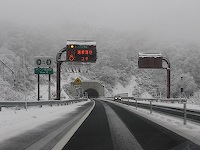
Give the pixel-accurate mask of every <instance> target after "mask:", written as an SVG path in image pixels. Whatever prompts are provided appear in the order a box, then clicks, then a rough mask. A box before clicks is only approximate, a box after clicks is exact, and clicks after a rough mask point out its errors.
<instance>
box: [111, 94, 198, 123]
mask: <svg viewBox="0 0 200 150" xmlns="http://www.w3.org/2000/svg"><path fill="white" fill-rule="evenodd" d="M110 98H112V100H114V97H109V99H110ZM121 98H122V101H118V102H120V103H124V104H127V105H133V106H135V107H136V109H137V108H138V107H142V108H146V109H149V110H150V114H152V112H153V110H154V111H157V109H160V110H166V109H168V110H169V109H170V110H169V111H168V113H167V114H172V113H173V112H179V113H180V114H182V115H179V116H180V117H183V124H184V125H186V123H187V117H188V119H192V120H193V121H195V122H199V120H200V112H199V111H195V110H187V108H186V105H187V99H184V98H172V99H158V98H135V97H121ZM123 99H124V100H125V99H127V100H128V101H126V102H125V101H123ZM129 100H135V102H129ZM139 101H149V104H143V103H139ZM153 101H156V102H171V103H174V102H178V103H182V104H183V108H171V107H169V106H159V105H153V104H152V102H153ZM177 116H178V115H177Z"/></svg>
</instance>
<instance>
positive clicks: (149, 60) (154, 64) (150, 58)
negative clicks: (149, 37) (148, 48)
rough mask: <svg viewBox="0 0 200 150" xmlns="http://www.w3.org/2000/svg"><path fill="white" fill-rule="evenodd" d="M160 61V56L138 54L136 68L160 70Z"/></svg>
mask: <svg viewBox="0 0 200 150" xmlns="http://www.w3.org/2000/svg"><path fill="white" fill-rule="evenodd" d="M162 60H163V58H162V55H161V54H151V53H147V54H144V53H139V59H138V67H139V68H144V69H147V68H150V69H162Z"/></svg>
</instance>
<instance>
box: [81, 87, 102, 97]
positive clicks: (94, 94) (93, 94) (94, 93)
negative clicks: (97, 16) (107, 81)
mask: <svg viewBox="0 0 200 150" xmlns="http://www.w3.org/2000/svg"><path fill="white" fill-rule="evenodd" d="M85 92H87V95H88V97H89V98H97V97H99V93H98V92H97V91H96V90H95V89H87V90H85V91H84V93H85Z"/></svg>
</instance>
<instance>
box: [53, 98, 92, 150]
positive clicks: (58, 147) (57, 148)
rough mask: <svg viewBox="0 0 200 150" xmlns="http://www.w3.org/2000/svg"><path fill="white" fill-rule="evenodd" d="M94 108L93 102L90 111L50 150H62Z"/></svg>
mask: <svg viewBox="0 0 200 150" xmlns="http://www.w3.org/2000/svg"><path fill="white" fill-rule="evenodd" d="M94 106H95V101H94V103H93V106H92V107H91V108H90V110H89V111H88V112H87V113H86V114H85V115H84V116H83V117H82V118H81V119H80V120H79V121H78V122H77V123H76V124H75V125H74V126H73V127H72V128H71V129H70V130H69V132H68V133H67V134H66V135H65V136H64V137H63V138H62V139H61V140H60V141H59V142H58V143H57V144H56V145H55V146H54V147H53V148H52V150H62V149H63V147H64V146H65V145H66V144H67V142H68V141H69V140H70V139H71V137H72V136H73V135H74V133H75V132H76V131H77V129H78V128H79V127H80V126H81V124H82V123H83V122H84V121H85V119H86V118H87V117H88V116H89V114H90V113H91V111H92V110H93V108H94Z"/></svg>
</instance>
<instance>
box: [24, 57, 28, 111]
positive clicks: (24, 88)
mask: <svg viewBox="0 0 200 150" xmlns="http://www.w3.org/2000/svg"><path fill="white" fill-rule="evenodd" d="M23 69H24V93H25V94H24V98H25V109H26V111H27V100H26V75H25V58H24V55H23Z"/></svg>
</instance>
